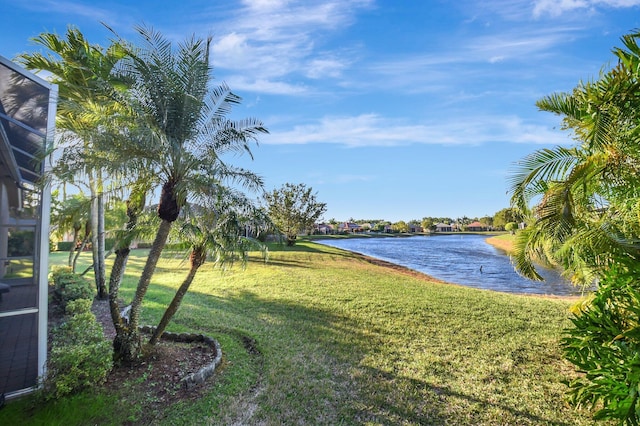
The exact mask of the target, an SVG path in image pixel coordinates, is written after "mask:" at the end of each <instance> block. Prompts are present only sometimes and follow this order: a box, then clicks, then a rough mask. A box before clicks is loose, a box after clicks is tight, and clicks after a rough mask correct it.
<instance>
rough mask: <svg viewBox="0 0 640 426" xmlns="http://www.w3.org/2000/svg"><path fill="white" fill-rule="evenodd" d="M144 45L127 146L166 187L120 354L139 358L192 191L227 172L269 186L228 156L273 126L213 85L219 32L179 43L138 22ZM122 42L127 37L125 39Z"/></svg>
mask: <svg viewBox="0 0 640 426" xmlns="http://www.w3.org/2000/svg"><path fill="white" fill-rule="evenodd" d="M137 31H138V32H139V34H140V36H141V38H142V43H141V46H137V47H134V46H129V47H128V53H129V58H128V60H127V61H125V62H124V65H123V68H122V72H123V74H124V75H126V76H127V77H128V78H130V79H131V80H132V81H134V84H133V86H132V89H131V91H130V105H131V107H132V109H133V110H134V111H135V114H136V117H137V120H138V121H137V125H136V127H135V132H137V133H136V137H134V138H133V139H132V140H131V141H130V143H127V144H124V145H123V146H122V147H121V148H122V149H121V150H120V154H121V155H122V157H121V161H122V162H123V163H124V162H126V163H127V164H128V165H129V167H131V168H132V169H131V171H132V172H135V170H146V171H152V173H153V179H154V180H153V182H155V183H157V185H158V186H160V187H161V193H160V200H159V203H158V210H157V214H158V217H159V218H160V225H159V227H158V230H157V233H156V237H155V239H154V241H153V243H152V246H151V249H150V251H149V256H148V258H147V262H146V264H145V267H144V269H143V272H142V274H141V276H140V279H139V281H138V285H137V288H136V293H135V296H134V298H133V301H132V303H131V309H130V314H129V318H128V323H127V324H126V325H125V326H124V327H122V330H121V332H120V333H118V334H117V335H116V339H115V341H114V348H115V351H116V358H117V359H121V360H123V361H131V360H133V359H135V358H137V356H138V355H139V353H140V349H141V341H140V335H139V331H138V325H139V318H140V312H141V307H142V301H143V299H144V296H145V294H146V292H147V289H148V287H149V283H150V282H151V277H152V275H153V273H154V271H155V268H156V265H157V262H158V259H159V258H160V254H161V252H162V250H163V248H164V246H165V244H166V241H167V237H168V235H169V231H170V229H171V226H172V224H173V222H175V220H176V219H177V218H178V217H179V215H180V211H181V209H182V207H184V206H185V205H186V203H187V200H188V198H189V196H191V195H193V194H197V193H199V192H201V191H203V190H205V189H206V188H210V187H211V186H212V185H215V184H218V183H220V182H222V181H224V180H226V179H231V180H234V181H235V182H237V183H239V184H241V185H244V186H245V187H247V188H249V189H253V190H257V189H260V188H261V187H262V180H261V179H260V178H259V177H258V176H256V175H255V174H253V173H251V172H249V171H246V170H243V169H237V168H233V167H229V166H228V165H226V164H225V163H223V162H222V161H221V158H220V155H222V154H223V153H225V152H226V151H235V152H246V153H249V154H251V151H250V146H249V143H250V142H251V141H255V140H256V138H257V135H258V134H260V133H264V132H266V129H265V128H264V126H263V124H262V123H261V122H260V121H258V120H255V119H245V120H241V121H232V120H229V119H227V118H226V114H227V113H228V112H229V111H230V109H231V107H232V106H233V105H234V104H238V103H239V102H240V98H239V97H238V96H236V95H234V94H233V93H232V92H231V91H230V89H229V88H228V87H227V86H226V85H225V84H222V85H220V86H218V87H217V88H214V89H210V83H211V80H212V75H211V66H210V64H209V47H210V42H211V39H210V38H209V39H206V40H202V39H196V38H191V39H189V40H187V41H185V42H184V43H182V44H180V45H179V46H178V47H177V49H174V47H173V45H172V44H171V42H169V41H168V40H166V39H165V38H164V37H162V36H161V35H160V34H159V33H157V32H155V31H153V30H152V29H147V28H142V27H138V28H137ZM122 44H125V43H124V42H123V43H122Z"/></svg>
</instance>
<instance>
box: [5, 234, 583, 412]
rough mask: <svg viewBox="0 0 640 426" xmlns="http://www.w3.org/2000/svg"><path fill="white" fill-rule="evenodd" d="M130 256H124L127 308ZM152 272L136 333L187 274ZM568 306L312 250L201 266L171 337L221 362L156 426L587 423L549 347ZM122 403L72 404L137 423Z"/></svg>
mask: <svg viewBox="0 0 640 426" xmlns="http://www.w3.org/2000/svg"><path fill="white" fill-rule="evenodd" d="M142 254H146V252H144V251H141V252H138V251H134V252H133V258H132V259H131V262H130V264H129V266H128V269H127V277H128V278H127V280H126V282H125V283H124V286H123V289H122V296H123V298H124V299H125V300H129V299H130V298H131V297H132V295H133V289H134V284H135V282H136V281H135V278H134V277H135V275H136V274H138V273H139V272H140V270H141V268H142V263H143V261H144V257H142V256H141V255H142ZM52 261H53V262H60V263H64V261H65V255H64V254H63V253H59V254H54V255H53V256H52ZM87 261H88V259H83V262H85V264H86V262H87ZM452 261H463V260H453V259H452ZM159 265H160V267H159V268H158V270H157V273H156V275H155V277H154V279H153V282H152V286H151V288H150V290H149V293H148V296H147V299H146V300H147V301H146V304H145V306H144V313H143V317H144V320H143V323H147V324H155V323H157V322H158V319H159V318H160V316H161V315H162V312H163V311H162V310H163V308H164V306H165V305H166V304H167V303H168V302H169V300H170V299H171V297H172V296H173V293H174V291H175V288H176V287H177V286H178V285H179V283H180V281H181V280H182V279H183V277H184V276H185V274H186V272H187V267H188V265H187V264H186V263H185V262H184V260H183V258H182V257H179V256H174V255H170V254H166V255H165V256H164V258H163V260H162V261H161V262H160V263H159ZM445 266H446V265H445ZM573 303H575V301H571V300H562V299H557V298H542V297H531V296H524V295H511V294H502V293H495V292H490V291H482V290H476V289H470V288H466V287H461V286H456V285H448V284H440V283H433V282H429V281H428V280H426V279H424V278H420V277H417V276H415V275H411V274H406V273H403V272H402V271H397V270H393V269H391V268H385V267H382V266H376V265H374V264H371V263H369V262H367V261H366V260H364V259H363V258H362V257H360V256H357V255H353V254H350V253H348V252H344V251H341V250H338V249H333V248H328V247H325V246H322V245H319V244H316V243H312V242H300V243H298V244H297V245H296V247H293V248H286V247H281V246H273V247H271V252H270V257H269V261H268V262H266V263H264V262H262V261H260V260H259V258H258V256H257V255H256V256H255V257H253V258H252V261H251V262H249V264H248V265H247V266H246V268H245V269H244V270H243V269H242V268H240V267H239V265H236V266H235V267H234V268H232V269H231V270H229V271H227V272H225V273H221V272H220V271H219V270H217V269H214V268H213V267H212V265H210V264H209V265H207V264H205V266H203V267H202V268H201V271H200V272H199V273H198V276H197V277H196V280H195V281H194V284H193V286H192V289H191V291H190V293H189V294H188V295H187V296H186V297H185V299H184V301H183V304H182V306H181V308H180V310H179V311H178V313H177V315H176V317H175V319H174V321H173V322H172V324H171V326H170V327H169V330H170V331H190V332H198V333H205V334H208V335H210V336H212V337H214V338H216V339H217V340H218V341H219V342H220V344H221V346H222V350H223V353H224V356H223V362H222V364H221V366H220V367H219V369H218V370H216V374H215V375H214V376H213V377H212V378H211V379H209V382H208V386H209V387H210V392H208V393H207V395H205V396H204V397H203V398H201V399H199V400H198V401H195V402H194V401H189V402H182V403H180V404H178V406H173V407H167V410H166V412H165V413H164V414H162V415H160V416H159V417H164V418H163V420H158V422H159V423H164V424H171V425H174V424H185V425H192V424H211V425H218V424H239V425H243V424H256V425H280V424H287V425H299V424H309V425H315V424H327V425H335V424H370V425H378V424H380V425H547V424H552V425H587V424H594V422H592V421H591V419H590V414H589V413H588V412H585V411H576V410H574V409H573V408H571V407H570V406H568V404H567V403H566V402H565V390H566V386H565V384H563V380H566V379H568V378H570V377H572V376H573V375H574V374H575V373H574V372H573V368H572V366H571V365H570V364H568V363H567V362H565V361H563V360H562V356H561V350H560V347H559V340H560V339H561V336H562V330H563V328H564V327H566V326H568V325H569V320H568V318H569V307H570V306H571V305H572V304H573ZM126 398H127V394H126V389H123V394H122V395H106V396H105V395H100V393H99V392H98V393H96V392H93V393H87V394H85V395H84V396H82V399H81V400H82V401H83V402H82V404H85V405H87V404H88V402H87V400H93V403H94V404H95V407H93V408H92V412H93V415H92V416H91V417H87V421H89V420H90V421H91V422H92V423H94V424H119V423H121V422H123V421H124V420H125V419H129V421H132V420H133V423H135V407H133V408H130V405H128V404H127V403H126ZM134 400H135V398H134ZM69 404H70V405H71V406H72V407H73V405H74V402H73V401H68V402H67V403H66V405H62V406H63V407H66V411H68V410H69ZM5 409H6V408H5ZM53 410H54V411H52V413H54V414H51V415H52V416H54V415H55V416H62V415H63V414H62V412H63V411H65V410H62V409H60V410H59V411H58V412H56V411H55V408H54V409H53ZM101 410H105V411H106V412H105V413H104V415H100V414H99V413H100V411H101ZM128 410H129V411H128ZM96 412H97V413H98V414H97V413H96ZM1 418H2V413H1V412H0V419H1ZM23 423H24V424H28V421H27V420H25V421H24V422H23ZM61 424H62V423H61Z"/></svg>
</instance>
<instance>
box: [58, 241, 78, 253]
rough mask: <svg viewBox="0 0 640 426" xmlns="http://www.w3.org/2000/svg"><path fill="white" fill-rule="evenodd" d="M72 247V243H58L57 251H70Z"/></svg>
mask: <svg viewBox="0 0 640 426" xmlns="http://www.w3.org/2000/svg"><path fill="white" fill-rule="evenodd" d="M74 245H75V243H74V242H73V241H58V251H70V250H71V247H73V246H74Z"/></svg>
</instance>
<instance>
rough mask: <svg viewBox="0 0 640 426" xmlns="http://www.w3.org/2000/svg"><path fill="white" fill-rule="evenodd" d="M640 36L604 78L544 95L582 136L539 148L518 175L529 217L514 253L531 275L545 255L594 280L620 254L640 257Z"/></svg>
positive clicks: (515, 197) (619, 52)
mask: <svg viewBox="0 0 640 426" xmlns="http://www.w3.org/2000/svg"><path fill="white" fill-rule="evenodd" d="M639 37H640V34H639V33H636V34H631V35H628V36H625V37H624V38H623V42H624V45H625V47H626V49H616V50H614V53H615V54H616V56H617V57H618V64H617V65H616V66H615V67H614V68H613V69H611V70H610V71H609V72H607V73H602V74H601V76H600V78H599V80H597V81H594V82H589V83H581V84H579V85H578V86H577V87H576V88H575V89H574V90H573V92H572V93H560V94H553V95H550V96H547V97H545V98H543V99H541V100H540V101H538V102H537V105H538V107H539V108H540V109H541V110H544V111H550V112H554V113H556V114H559V115H562V116H563V117H564V118H563V121H564V128H565V129H568V130H572V131H573V132H574V135H575V137H576V140H577V142H578V143H577V145H576V146H575V147H572V148H563V147H557V148H554V149H543V150H540V151H537V152H535V153H533V154H531V155H529V156H528V157H526V158H525V159H524V160H523V161H521V162H519V163H518V167H517V170H516V172H515V173H514V175H513V176H512V180H511V192H512V205H513V206H514V207H516V208H518V209H520V211H522V212H525V213H526V214H527V215H528V217H529V224H528V225H529V226H528V228H527V229H526V230H525V231H524V232H521V233H520V234H519V236H518V238H517V244H516V251H515V255H514V259H515V265H516V268H517V269H518V270H519V271H520V272H521V273H523V274H524V275H525V276H528V277H530V278H534V279H540V276H539V275H538V274H537V272H536V271H535V267H534V266H533V260H534V259H542V260H546V261H548V262H550V263H554V264H559V265H560V266H562V267H563V268H565V270H566V271H567V274H569V275H571V276H572V277H573V279H574V280H575V281H577V282H582V283H590V282H593V280H594V279H595V278H596V277H597V276H598V275H599V273H600V271H602V270H603V268H606V267H608V266H610V265H611V264H612V263H615V262H616V260H617V259H622V258H636V259H638V258H640V250H639V246H638V245H637V242H638V237H639V236H640V226H639V221H638V216H637V208H638V206H640V180H639V179H640V148H639V147H640V144H639V143H638V142H640V133H639V132H640V129H639V128H638V126H637V123H638V120H639V117H638V112H637V111H639V108H640V91H639V90H638V89H639V83H640V80H639V78H638V77H639V76H640V74H639V67H638V64H640V48H639V47H638V44H637V40H638V38H639ZM532 202H535V205H533V206H531V203H532Z"/></svg>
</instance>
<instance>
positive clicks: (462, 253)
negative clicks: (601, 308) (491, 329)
mask: <svg viewBox="0 0 640 426" xmlns="http://www.w3.org/2000/svg"><path fill="white" fill-rule="evenodd" d="M486 238H487V237H486V236H483V235H438V236H430V237H427V236H416V237H409V238H350V239H343V240H319V241H318V242H319V243H322V244H326V245H329V246H333V247H338V248H341V249H345V250H349V251H353V252H356V253H361V254H364V255H367V256H371V257H375V258H378V259H382V260H386V261H388V262H392V263H395V264H398V265H402V266H406V267H408V268H411V269H414V270H416V271H420V272H423V273H425V274H428V275H431V276H432V277H435V278H439V279H441V280H444V281H447V282H450V283H456V284H462V285H465V286H469V287H476V288H482V289H489V290H496V291H504V292H509V293H532V294H553V295H563V296H566V295H574V294H580V288H579V287H574V286H573V285H572V284H571V283H569V282H568V281H566V280H564V279H563V278H562V277H560V276H559V275H558V273H557V272H555V271H553V270H549V269H544V268H538V272H539V273H540V275H542V276H543V277H544V278H545V280H544V281H543V282H538V281H532V280H529V279H526V278H523V277H521V276H520V275H518V274H517V273H516V272H515V270H514V269H513V266H512V265H511V261H510V259H509V257H508V256H507V255H506V254H505V253H504V251H502V250H499V249H497V248H495V247H493V246H491V245H489V244H487V243H486V242H485V239H486ZM481 266H482V272H481V271H480V267H481Z"/></svg>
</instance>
